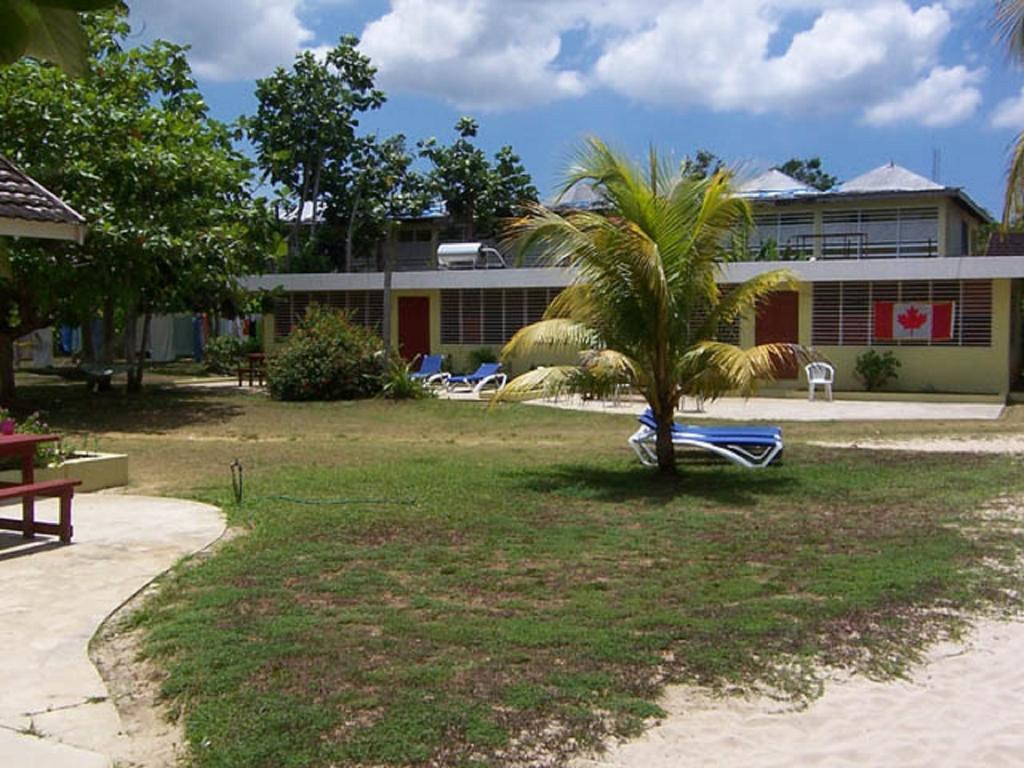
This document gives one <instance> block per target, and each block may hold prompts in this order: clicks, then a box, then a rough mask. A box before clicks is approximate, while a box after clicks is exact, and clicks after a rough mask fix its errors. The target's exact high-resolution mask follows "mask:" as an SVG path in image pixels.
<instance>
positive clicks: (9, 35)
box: [0, 0, 122, 75]
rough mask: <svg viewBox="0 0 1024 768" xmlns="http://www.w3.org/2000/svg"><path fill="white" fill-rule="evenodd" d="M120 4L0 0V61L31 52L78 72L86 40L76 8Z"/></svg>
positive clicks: (85, 0)
mask: <svg viewBox="0 0 1024 768" xmlns="http://www.w3.org/2000/svg"><path fill="white" fill-rule="evenodd" d="M120 5H122V3H121V0H0V19H2V20H3V24H2V26H0V64H13V63H14V62H16V61H17V60H18V59H20V58H21V57H22V56H33V57H35V58H37V59H42V60H44V61H50V62H52V63H54V64H56V65H57V66H59V67H60V68H61V69H63V70H64V71H65V72H67V73H68V74H72V75H77V74H81V73H82V72H83V71H84V70H85V62H86V58H87V55H88V41H87V39H86V35H85V31H84V30H83V29H82V24H81V20H80V18H79V16H78V14H79V12H80V11H98V10H101V9H103V8H112V7H114V6H120Z"/></svg>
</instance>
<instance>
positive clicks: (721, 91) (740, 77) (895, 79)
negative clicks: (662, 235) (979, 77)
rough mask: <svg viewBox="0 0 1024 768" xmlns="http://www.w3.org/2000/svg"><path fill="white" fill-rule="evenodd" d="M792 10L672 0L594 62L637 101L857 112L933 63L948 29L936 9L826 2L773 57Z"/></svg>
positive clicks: (890, 0) (755, 2)
mask: <svg viewBox="0 0 1024 768" xmlns="http://www.w3.org/2000/svg"><path fill="white" fill-rule="evenodd" d="M808 5H809V4H808ZM818 5H819V6H822V5H826V4H825V3H819V4H818ZM792 9H793V6H791V5H790V6H788V7H787V6H786V5H784V4H782V3H779V2H768V1H767V0H702V1H701V2H699V3H696V4H690V3H688V4H683V3H677V4H674V5H672V6H670V7H668V8H666V9H665V10H664V11H663V12H662V13H660V14H659V15H658V17H657V18H656V19H655V21H654V23H653V24H652V25H651V26H650V27H649V28H647V29H645V30H643V31H641V32H639V33H636V34H633V35H629V36H626V37H624V38H623V39H621V40H619V41H618V42H616V43H615V44H613V45H612V46H610V47H609V49H608V50H607V52H606V53H605V54H604V55H603V56H602V57H601V59H600V60H599V61H598V63H597V75H598V78H599V79H600V80H601V81H602V82H604V83H605V84H607V85H608V86H609V87H611V88H613V89H615V90H617V91H619V92H620V93H622V94H624V95H627V96H631V97H632V98H635V99H638V100H641V101H645V102H654V103H660V104H665V105H673V106H678V107H685V106H690V105H698V106H707V107H710V108H711V109H715V110H742V111H748V112H755V113H761V112H768V111H782V112H789V113H795V114H801V113H805V112H815V113H817V112H822V111H836V110H848V109H851V108H852V109H856V108H858V107H861V106H863V105H864V104H869V103H871V102H873V101H876V100H879V99H884V98H887V97H889V96H890V95H891V94H892V93H893V91H894V89H897V88H899V87H900V86H901V85H902V84H905V83H906V82H908V80H909V79H911V78H912V77H913V76H914V74H916V73H918V72H920V71H921V70H922V69H924V68H925V67H926V66H927V65H929V64H931V63H932V62H934V61H935V59H936V58H937V55H938V50H939V47H940V45H941V43H942V42H943V40H944V39H945V37H946V35H947V34H948V33H949V30H950V26H951V20H950V16H949V13H948V12H947V11H946V10H945V9H943V8H942V7H941V6H939V5H931V6H925V7H922V8H919V9H916V10H915V9H913V8H911V7H910V6H909V5H907V4H906V3H904V2H902V1H901V0H877V1H876V2H872V3H858V2H847V3H845V4H844V5H843V6H842V7H840V6H838V5H834V4H828V7H824V8H821V7H819V8H817V9H813V10H815V11H817V15H816V17H815V19H814V22H813V24H811V26H810V27H808V28H806V29H803V30H801V31H799V32H797V33H796V34H793V35H792V36H791V37H790V38H789V40H788V41H786V40H783V41H782V42H783V43H787V42H788V44H786V45H784V46H783V50H782V52H781V53H780V54H777V55H771V54H770V53H769V51H770V46H771V44H772V43H773V42H776V41H774V38H775V37H777V36H779V35H781V34H783V30H784V26H783V23H784V22H785V21H786V20H787V13H786V11H787V10H792ZM801 10H803V11H804V12H805V13H806V12H807V11H808V10H809V8H808V7H807V6H805V7H804V8H802V9H801ZM776 47H777V46H776Z"/></svg>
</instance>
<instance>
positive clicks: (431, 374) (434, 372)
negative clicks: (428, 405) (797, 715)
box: [412, 355, 449, 384]
mask: <svg viewBox="0 0 1024 768" xmlns="http://www.w3.org/2000/svg"><path fill="white" fill-rule="evenodd" d="M443 364H444V355H424V356H423V358H422V359H421V360H420V369H419V370H418V371H416V372H415V373H414V374H412V378H413V379H415V380H416V381H423V382H425V383H426V384H443V383H444V382H445V380H446V379H447V378H448V375H449V374H447V373H445V372H444V371H442V370H441V366H442V365H443Z"/></svg>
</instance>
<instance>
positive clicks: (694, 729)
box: [573, 621, 1024, 768]
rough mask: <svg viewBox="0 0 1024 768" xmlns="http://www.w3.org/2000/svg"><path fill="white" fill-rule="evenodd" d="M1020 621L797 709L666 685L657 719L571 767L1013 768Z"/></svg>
mask: <svg viewBox="0 0 1024 768" xmlns="http://www.w3.org/2000/svg"><path fill="white" fill-rule="evenodd" d="M1022 654H1024V623H1019V622H998V621H985V622H983V623H981V624H979V625H978V626H977V627H976V629H975V631H974V632H973V633H972V634H971V635H970V636H969V637H968V638H967V639H966V640H965V641H964V642H962V643H943V644H940V645H936V646H935V647H933V648H932V650H931V653H930V654H929V656H928V663H927V664H926V665H924V666H922V667H919V668H917V669H916V670H915V671H914V673H913V674H912V676H911V679H910V680H906V681H904V680H900V681H896V682H886V683H878V682H874V681H871V680H867V679H865V678H862V677H854V678H852V679H850V680H848V681H847V682H842V683H831V684H828V685H827V686H826V690H825V693H824V695H823V696H822V697H821V698H820V699H817V700H816V701H814V702H813V703H812V704H811V705H810V706H809V707H807V708H806V709H804V710H801V711H794V710H793V709H792V708H787V705H785V704H781V703H779V702H778V701H774V700H772V699H768V698H755V699H729V698H724V699H723V698H715V697H713V696H711V695H709V694H708V693H707V692H706V691H703V690H702V689H699V688H691V687H685V686H678V687H672V688H670V689H669V691H668V692H667V695H666V697H665V699H664V701H663V702H662V707H663V708H664V709H665V710H666V711H667V712H668V717H667V718H666V719H665V720H664V721H663V722H662V723H661V724H660V725H657V726H655V727H654V728H652V729H651V730H649V731H648V732H647V733H645V734H644V735H643V736H642V737H640V738H639V739H637V740H635V741H631V742H627V743H625V744H620V745H616V746H613V747H612V748H610V749H609V750H608V751H607V752H606V753H605V754H604V755H600V756H596V757H594V758H590V759H579V760H577V761H575V762H574V764H573V765H574V766H575V768H594V767H596V766H616V767H617V768H626V767H627V766H628V767H629V768H668V767H669V766H672V768H681V767H682V766H743V767H744V768H770V767H773V766H778V767H779V768H783V767H785V768H792V767H793V766H801V767H803V766H830V767H831V766H901V768H909V767H911V766H922V767H924V766H928V767H929V768H935V767H936V766H985V768H998V767H999V766H1021V765H1024V663H1022Z"/></svg>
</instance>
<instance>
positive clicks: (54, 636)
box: [0, 494, 224, 768]
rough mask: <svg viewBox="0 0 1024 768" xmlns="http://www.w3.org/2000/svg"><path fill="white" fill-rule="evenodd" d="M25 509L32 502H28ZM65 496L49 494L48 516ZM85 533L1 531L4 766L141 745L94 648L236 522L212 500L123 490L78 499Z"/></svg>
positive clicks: (110, 753) (42, 514)
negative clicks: (132, 604)
mask: <svg viewBox="0 0 1024 768" xmlns="http://www.w3.org/2000/svg"><path fill="white" fill-rule="evenodd" d="M19 511H20V510H19ZM55 515H56V503H55V502H51V501H46V502H40V503H39V504H37V516H38V518H39V519H41V520H49V519H55ZM74 526H75V538H74V543H73V544H72V545H71V546H60V545H58V544H55V543H54V540H53V539H51V538H49V537H39V538H37V539H36V540H34V541H30V542H26V541H25V540H24V539H22V538H21V536H20V534H8V533H0V617H2V620H0V648H3V654H2V655H0V680H2V681H3V682H2V684H0V765H3V766H4V768H62V767H63V766H68V767H69V768H70V767H71V766H74V768H93V766H96V768H108V767H109V766H113V765H115V764H118V763H121V764H123V761H122V756H123V755H126V754H130V747H129V744H128V742H129V737H128V736H127V735H126V734H125V733H124V731H123V728H122V725H121V722H120V719H119V718H118V715H117V711H116V710H115V708H114V706H113V704H112V703H111V702H110V699H109V698H108V692H107V689H106V687H105V686H104V684H103V681H102V680H101V679H100V676H99V673H97V671H96V669H95V667H94V666H93V665H92V662H91V661H90V660H89V656H88V651H87V649H88V644H89V640H90V638H91V637H92V635H93V633H94V632H95V631H96V629H97V627H98V626H99V625H100V623H102V621H103V620H104V619H105V618H106V617H107V615H108V614H109V613H110V612H111V611H112V610H114V609H115V608H117V607H118V606H119V605H120V604H121V603H122V602H124V601H125V600H127V599H128V598H129V597H131V596H132V595H133V594H134V593H135V592H136V591H138V590H139V589H140V588H142V587H143V586H145V585H146V583H147V582H149V581H150V580H151V579H152V578H153V577H155V576H157V575H159V574H160V573H162V572H163V571H165V570H167V569H168V568H170V567H171V566H172V565H174V563H175V562H177V561H178V560H179V559H180V558H181V557H183V556H185V555H187V554H190V553H192V552H195V551H197V550H199V549H201V548H203V547H204V546H206V545H207V544H209V543H210V542H212V541H214V540H215V539H216V538H217V537H218V536H220V534H221V533H222V532H223V530H224V520H223V516H222V515H221V513H220V510H218V509H216V508H214V507H210V506H207V505H205V504H196V503H193V502H187V501H178V500H175V499H156V498H146V497H142V496H121V495H116V494H82V495H79V496H76V497H75V501H74Z"/></svg>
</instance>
